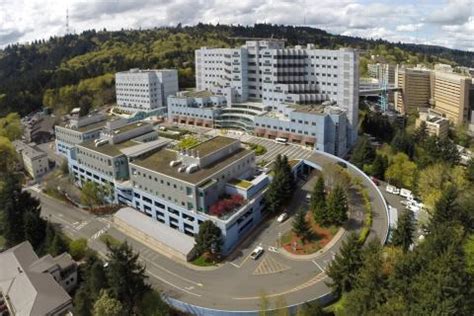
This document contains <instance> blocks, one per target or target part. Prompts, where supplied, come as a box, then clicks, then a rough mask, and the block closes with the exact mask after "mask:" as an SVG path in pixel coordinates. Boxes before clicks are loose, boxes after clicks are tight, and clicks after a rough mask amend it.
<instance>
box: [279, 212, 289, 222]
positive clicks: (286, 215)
mask: <svg viewBox="0 0 474 316" xmlns="http://www.w3.org/2000/svg"><path fill="white" fill-rule="evenodd" d="M287 219H288V214H287V213H281V214H280V216H278V218H277V222H278V223H283V222H284V221H286V220H287Z"/></svg>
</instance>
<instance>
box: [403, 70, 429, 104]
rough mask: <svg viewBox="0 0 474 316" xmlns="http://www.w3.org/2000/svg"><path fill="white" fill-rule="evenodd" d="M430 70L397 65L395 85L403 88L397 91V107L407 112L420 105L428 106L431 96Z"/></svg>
mask: <svg viewBox="0 0 474 316" xmlns="http://www.w3.org/2000/svg"><path fill="white" fill-rule="evenodd" d="M430 73H431V72H430V71H429V70H425V69H416V68H403V67H397V72H396V80H395V85H396V86H397V87H399V88H401V89H402V91H401V92H396V93H395V109H396V110H397V111H399V112H400V113H407V112H409V111H410V110H412V109H417V108H418V107H426V106H428V104H429V101H430V96H431V87H430Z"/></svg>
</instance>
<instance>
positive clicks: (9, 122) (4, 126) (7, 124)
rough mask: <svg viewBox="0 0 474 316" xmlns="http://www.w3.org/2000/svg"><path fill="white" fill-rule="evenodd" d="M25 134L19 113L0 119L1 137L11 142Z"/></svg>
mask: <svg viewBox="0 0 474 316" xmlns="http://www.w3.org/2000/svg"><path fill="white" fill-rule="evenodd" d="M22 134H23V128H22V126H21V118H20V115H18V113H9V114H8V115H7V116H6V117H4V118H0V136H4V137H6V138H8V139H9V140H11V141H14V140H15V139H18V138H20V137H21V135H22Z"/></svg>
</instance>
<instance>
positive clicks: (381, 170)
mask: <svg viewBox="0 0 474 316" xmlns="http://www.w3.org/2000/svg"><path fill="white" fill-rule="evenodd" d="M387 168H388V159H387V157H385V156H382V155H376V156H375V159H374V161H373V163H372V168H371V171H372V175H373V176H374V177H376V178H377V179H380V180H383V179H384V177H385V171H386V170H387Z"/></svg>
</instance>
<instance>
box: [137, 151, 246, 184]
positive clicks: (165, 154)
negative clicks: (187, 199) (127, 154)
mask: <svg viewBox="0 0 474 316" xmlns="http://www.w3.org/2000/svg"><path fill="white" fill-rule="evenodd" d="M176 154H177V152H176V151H174V150H170V149H161V150H160V151H157V152H155V153H153V154H152V155H150V156H148V157H146V158H143V159H140V158H139V159H136V160H134V161H133V162H131V163H130V165H132V166H133V165H135V166H138V167H142V168H145V169H148V170H151V171H154V172H157V173H160V174H163V175H165V176H168V177H171V178H176V179H179V180H182V181H185V182H188V183H191V184H199V183H201V182H205V181H206V180H208V179H209V177H210V176H212V175H213V174H214V173H216V172H218V171H220V170H222V169H223V168H225V167H227V166H228V165H229V164H231V163H233V162H235V161H237V160H239V159H241V158H243V157H246V156H250V155H252V154H253V152H252V151H250V150H247V149H244V148H240V149H239V150H237V151H235V152H233V153H232V154H231V155H228V156H226V157H224V158H222V159H219V160H217V161H215V162H213V163H211V164H210V165H208V166H206V167H204V168H201V169H199V170H196V171H194V172H193V173H190V174H188V173H186V172H178V166H175V167H170V162H171V161H173V160H176Z"/></svg>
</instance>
